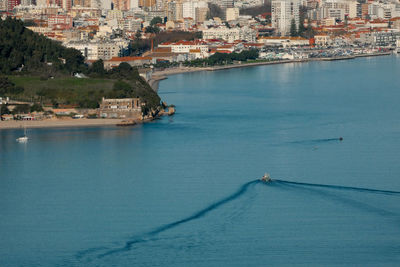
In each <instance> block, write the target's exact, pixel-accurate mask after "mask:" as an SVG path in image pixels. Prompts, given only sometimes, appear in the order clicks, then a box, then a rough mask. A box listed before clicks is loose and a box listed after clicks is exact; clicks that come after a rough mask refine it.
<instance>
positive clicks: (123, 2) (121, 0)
mask: <svg viewBox="0 0 400 267" xmlns="http://www.w3.org/2000/svg"><path fill="white" fill-rule="evenodd" d="M113 3H114V9H116V10H129V8H130V0H113Z"/></svg>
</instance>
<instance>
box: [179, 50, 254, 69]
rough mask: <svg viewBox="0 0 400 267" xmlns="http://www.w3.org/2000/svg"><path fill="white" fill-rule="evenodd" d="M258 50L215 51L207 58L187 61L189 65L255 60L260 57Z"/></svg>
mask: <svg viewBox="0 0 400 267" xmlns="http://www.w3.org/2000/svg"><path fill="white" fill-rule="evenodd" d="M258 54H259V52H258V50H257V49H251V50H245V51H242V52H240V53H231V54H224V53H215V54H214V55H212V56H210V57H209V58H206V59H197V60H194V61H190V62H186V63H185V65H187V66H215V65H225V64H232V63H234V61H247V60H255V59H257V58H258Z"/></svg>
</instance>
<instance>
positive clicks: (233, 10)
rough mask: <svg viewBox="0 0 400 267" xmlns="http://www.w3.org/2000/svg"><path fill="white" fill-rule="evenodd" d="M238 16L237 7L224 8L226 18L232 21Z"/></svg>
mask: <svg viewBox="0 0 400 267" xmlns="http://www.w3.org/2000/svg"><path fill="white" fill-rule="evenodd" d="M238 18H239V8H237V7H230V8H227V9H226V20H227V21H232V20H237V19H238Z"/></svg>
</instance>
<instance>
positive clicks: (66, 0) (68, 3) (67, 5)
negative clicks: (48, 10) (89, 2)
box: [62, 0, 72, 11]
mask: <svg viewBox="0 0 400 267" xmlns="http://www.w3.org/2000/svg"><path fill="white" fill-rule="evenodd" d="M62 8H63V9H65V10H68V11H70V10H71V8H72V0H62Z"/></svg>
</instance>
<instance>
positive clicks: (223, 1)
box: [219, 0, 234, 9]
mask: <svg viewBox="0 0 400 267" xmlns="http://www.w3.org/2000/svg"><path fill="white" fill-rule="evenodd" d="M219 6H220V7H221V8H222V9H227V8H231V7H234V0H220V1H219Z"/></svg>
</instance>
